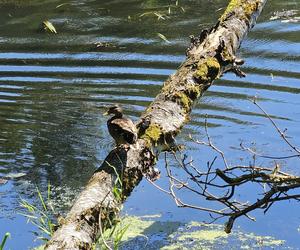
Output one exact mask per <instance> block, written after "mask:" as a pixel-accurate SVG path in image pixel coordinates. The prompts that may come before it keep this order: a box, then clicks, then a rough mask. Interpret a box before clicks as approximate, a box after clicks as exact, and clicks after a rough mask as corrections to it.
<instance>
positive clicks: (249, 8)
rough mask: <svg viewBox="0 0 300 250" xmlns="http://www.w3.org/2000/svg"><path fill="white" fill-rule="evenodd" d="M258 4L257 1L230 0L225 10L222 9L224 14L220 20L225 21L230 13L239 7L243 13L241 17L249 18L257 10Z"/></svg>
mask: <svg viewBox="0 0 300 250" xmlns="http://www.w3.org/2000/svg"><path fill="white" fill-rule="evenodd" d="M258 4H259V3H258V1H254V2H252V3H249V0H231V2H230V3H229V5H228V6H227V8H226V10H225V11H224V14H223V15H222V16H221V18H220V21H221V22H223V21H225V20H226V18H227V17H228V16H229V15H230V14H231V13H233V12H235V10H237V9H239V8H241V9H242V12H243V13H244V15H243V16H242V18H247V19H249V18H250V17H251V15H252V13H253V12H255V11H257V8H258Z"/></svg>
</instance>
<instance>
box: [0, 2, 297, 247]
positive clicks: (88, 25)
mask: <svg viewBox="0 0 300 250" xmlns="http://www.w3.org/2000/svg"><path fill="white" fill-rule="evenodd" d="M207 2H208V1H204V0H203V1H202V0H199V1H188V0H182V1H179V5H180V7H183V8H184V12H183V11H182V9H181V8H179V7H177V8H176V7H174V8H171V14H170V15H169V16H168V17H165V16H164V17H163V18H164V19H162V18H160V19H159V20H158V17H157V16H155V15H154V14H147V15H143V16H142V17H141V16H140V15H142V14H143V13H148V12H153V11H156V12H159V11H165V12H166V11H167V10H168V5H170V4H172V5H173V6H174V4H175V1H165V0H164V1H150V0H149V1H147V0H146V1H137V0H132V1H120V0H115V1H92V0H85V1H76V0H74V1H68V2H65V1H60V0H56V1H55V0H52V1H34V0H31V1H1V2H0V47H1V49H0V176H1V177H6V178H7V179H9V181H8V183H7V184H5V185H2V186H0V201H1V202H0V225H1V226H0V237H1V235H4V233H5V232H6V231H10V232H11V234H12V239H13V240H10V241H9V242H8V247H10V248H11V249H20V247H22V248H23V249H25V248H28V247H31V246H34V245H37V244H39V243H38V242H33V239H34V236H33V235H32V234H31V233H30V232H29V231H31V230H33V228H32V226H31V225H30V224H26V223H25V221H26V220H25V219H24V218H23V217H22V216H20V215H18V213H17V212H18V211H19V199H20V197H22V198H26V199H30V200H32V202H34V203H36V204H38V201H37V198H36V196H35V195H34V193H35V186H38V187H39V188H40V189H41V190H42V191H43V192H44V191H46V190H47V183H48V182H50V183H51V185H52V186H53V196H55V197H56V203H57V206H58V207H59V209H60V211H61V212H63V211H67V209H68V208H69V206H70V204H71V200H72V198H73V197H74V195H75V194H76V193H77V192H78V190H80V189H81V188H82V187H83V186H84V184H85V183H86V181H87V180H88V179H89V177H90V176H91V175H92V173H93V171H94V170H95V169H96V168H97V167H98V166H99V165H100V164H101V162H102V160H103V159H104V157H105V156H106V154H107V153H108V152H109V151H110V149H111V148H112V147H113V141H112V139H111V138H110V137H109V135H108V131H107V129H106V118H105V117H103V116H102V113H103V112H104V110H105V108H104V107H105V106H107V105H109V104H112V103H120V104H122V106H123V107H124V109H125V113H126V115H128V116H129V117H131V118H132V119H133V120H137V119H138V117H139V116H140V115H141V113H142V112H143V111H144V110H145V108H146V107H147V106H148V105H149V104H150V102H151V101H152V100H153V98H154V97H155V96H156V94H157V93H158V92H159V91H160V89H161V86H162V84H163V82H164V81H165V80H166V79H167V77H168V76H169V75H170V74H172V73H173V72H175V70H176V68H177V67H178V66H179V65H180V63H181V62H182V61H183V60H184V59H185V56H184V54H185V49H186V47H187V46H188V43H189V38H188V36H189V35H191V34H198V33H199V31H200V30H201V29H203V28H207V27H210V26H211V25H213V24H214V23H215V22H216V21H217V18H218V17H219V16H220V14H221V13H222V10H223V9H221V8H223V7H225V5H226V3H224V1H221V0H219V1H209V4H207ZM299 5H300V3H299V1H294V0H288V1H279V0H278V1H269V3H268V4H267V5H266V7H265V9H264V11H263V13H262V15H261V17H260V18H259V22H258V24H257V25H256V26H255V28H254V30H253V31H252V32H251V33H250V34H249V35H248V37H247V38H246V39H245V41H244V42H243V44H242V47H241V50H240V56H241V57H242V58H244V59H245V60H246V64H245V65H244V66H243V70H244V71H245V72H246V73H247V77H246V78H244V79H240V78H237V77H236V76H234V75H232V74H226V75H224V76H223V77H222V79H220V80H218V81H217V82H216V83H215V85H213V86H212V87H211V88H210V89H209V90H208V91H207V92H206V94H205V95H204V97H203V98H201V101H200V102H199V103H198V104H197V105H196V106H195V107H194V109H193V112H192V117H191V121H190V122H189V123H188V124H187V125H186V126H185V128H184V130H183V133H182V134H181V135H179V136H178V141H179V142H181V143H183V142H184V143H186V144H187V148H188V153H189V154H190V155H191V156H193V158H194V159H195V160H198V161H199V164H201V163H203V162H205V161H206V160H209V159H211V158H213V157H214V154H213V153H209V154H208V153H207V154H201V152H206V151H201V150H203V149H199V148H198V147H197V146H195V145H193V144H191V143H188V142H187V138H188V135H189V134H192V135H193V136H195V137H196V138H197V137H199V138H202V137H203V135H204V121H205V117H208V124H209V131H210V134H211V136H212V138H213V140H214V142H215V143H216V144H217V145H218V146H219V147H220V148H222V149H223V150H224V151H225V152H226V153H227V154H228V157H229V158H230V162H232V163H236V162H240V158H241V153H240V152H239V151H236V150H232V149H231V147H234V146H235V147H236V146H238V145H239V143H240V141H241V140H243V141H245V142H246V143H247V142H253V141H254V142H255V143H256V145H257V148H258V149H259V150H261V151H263V152H264V153H266V154H273V155H281V154H282V153H285V152H287V148H286V147H285V145H284V143H282V140H281V139H280V138H279V136H278V135H277V134H276V131H275V130H274V128H273V127H272V125H271V124H270V123H269V122H268V121H267V120H266V118H265V117H264V116H263V115H262V114H261V112H260V111H259V110H258V109H257V108H256V107H255V106H254V105H253V104H252V103H251V102H250V101H249V99H252V98H253V97H257V98H258V100H259V102H260V104H261V105H262V106H263V107H264V108H265V109H266V110H267V111H268V113H269V114H272V115H274V116H275V117H276V118H275V120H276V122H277V123H278V125H279V126H280V127H281V128H283V129H284V128H288V133H289V135H290V136H291V137H292V138H291V139H292V141H293V142H294V143H298V145H299V143H300V142H299V139H298V138H299V136H300V127H299V117H300V111H299V110H300V99H299V93H300V35H299V30H300V23H283V22H280V20H275V21H270V20H269V18H270V17H271V16H272V15H273V12H274V11H278V10H280V11H281V10H282V9H299ZM44 20H50V21H51V22H52V23H53V24H54V25H55V27H56V29H57V32H58V34H49V33H45V32H43V31H41V23H42V22H43V21H44ZM157 33H161V34H163V35H164V36H165V37H166V38H167V39H168V40H169V43H168V42H165V41H164V40H162V39H161V38H159V36H158V35H157ZM100 43H101V44H100ZM97 44H98V45H102V46H98V47H97ZM243 157H245V156H243ZM201 161H202V162H201ZM261 164H266V165H268V164H272V163H270V161H268V160H262V161H261ZM297 164H298V165H297ZM159 166H160V167H162V162H160V163H159ZM297 166H299V162H298V163H297V161H293V162H289V163H288V164H287V165H285V167H286V168H287V169H288V170H289V171H290V172H292V173H296V174H297V173H299V170H298V169H299V168H298V167H297ZM159 183H160V184H161V185H165V184H166V178H165V176H164V175H163V176H162V178H161V180H159ZM249 192H251V190H250V189H249ZM186 196H187V198H188V197H189V195H188V194H186ZM158 201H159V202H158ZM195 202H200V203H201V201H195ZM124 213H129V214H133V215H144V214H157V213H159V214H161V215H162V218H163V219H164V220H173V221H190V220H198V221H201V220H203V219H205V218H207V214H205V213H200V212H198V211H193V210H184V209H178V208H176V206H175V205H174V202H173V201H172V200H171V199H170V198H169V197H166V196H165V194H162V193H160V192H158V191H157V190H156V189H155V188H154V187H153V186H151V185H150V184H148V183H147V182H146V181H143V182H142V183H141V184H140V185H139V186H138V187H137V188H136V189H135V191H134V192H133V194H132V196H131V197H129V199H128V201H127V202H126V204H125V208H124ZM255 216H256V218H257V222H255V223H254V222H250V221H249V220H246V219H241V220H238V221H237V224H238V226H240V227H241V228H242V229H243V230H246V231H249V232H255V233H258V234H264V235H265V234H267V235H272V236H274V237H276V238H280V239H284V240H287V243H288V245H289V246H291V247H292V248H294V249H297V248H298V246H299V245H300V240H299V231H298V230H297V229H298V228H299V225H300V218H299V213H298V204H297V203H296V202H290V203H288V202H284V203H281V204H278V205H276V206H274V207H273V209H271V210H270V211H269V213H268V214H267V215H266V216H264V215H263V214H262V212H259V213H256V214H255ZM220 223H223V221H220ZM25 246H26V247H25Z"/></svg>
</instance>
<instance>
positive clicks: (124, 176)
mask: <svg viewBox="0 0 300 250" xmlns="http://www.w3.org/2000/svg"><path fill="white" fill-rule="evenodd" d="M266 1H267V0H232V1H231V2H230V3H229V5H228V7H227V8H226V10H225V12H224V14H223V15H222V16H221V18H220V19H219V21H218V23H217V24H216V25H215V26H214V27H213V28H212V29H211V30H209V31H208V30H204V31H202V33H201V35H200V36H199V37H196V38H195V37H192V38H191V40H192V41H191V45H190V47H189V48H188V50H187V59H186V61H184V62H183V63H182V64H181V66H180V67H179V68H178V70H177V71H176V73H175V74H173V75H171V76H170V77H169V78H168V79H167V81H166V82H165V83H164V86H163V88H162V90H161V92H160V93H159V94H158V95H157V97H156V98H155V100H154V101H153V102H152V103H151V105H150V106H149V107H148V108H147V110H146V111H145V112H144V114H143V115H142V117H141V118H140V121H139V122H138V124H137V128H138V131H139V133H138V135H139V139H138V142H137V143H136V144H135V145H133V146H131V147H130V148H129V149H128V148H126V147H118V148H115V149H113V150H112V151H111V152H110V153H109V155H108V156H107V157H106V159H105V160H104V162H103V164H102V165H101V167H100V168H99V169H98V170H97V171H96V172H95V173H94V175H93V176H92V177H91V179H90V181H89V182H88V184H87V185H86V187H85V189H84V190H83V191H82V193H81V194H80V195H79V197H78V198H77V200H76V201H75V203H74V205H73V207H72V208H71V211H70V212H69V213H68V214H67V216H66V218H65V219H64V220H63V222H62V223H61V225H60V227H59V228H58V230H57V231H56V232H55V233H54V235H53V236H52V238H51V239H50V241H49V242H48V243H47V245H46V248H45V249H72V250H74V249H91V248H92V246H93V244H94V242H95V240H96V239H97V237H98V236H99V234H100V233H101V232H103V231H104V230H105V229H106V228H108V227H110V226H111V225H112V224H113V223H114V219H115V218H116V216H117V215H118V214H119V211H120V209H121V205H122V203H123V201H124V200H125V199H126V197H128V196H129V195H130V193H131V191H132V190H133V189H134V188H135V187H136V186H137V185H138V184H139V182H140V181H141V179H142V178H143V175H148V176H150V178H151V177H152V178H154V175H155V170H154V169H153V166H154V165H155V161H156V157H157V155H158V153H159V152H160V150H161V149H162V147H163V148H168V147H172V145H173V140H174V137H175V136H176V135H177V134H178V133H179V132H180V130H181V128H182V127H183V125H184V124H185V123H186V122H187V121H188V120H189V115H190V112H191V109H192V105H193V103H194V101H196V100H197V99H198V98H199V97H200V96H201V95H202V94H203V93H204V92H205V90H207V89H208V88H209V87H210V86H211V85H212V83H213V81H214V80H215V79H218V78H219V77H220V76H221V75H222V74H223V73H225V72H227V71H233V72H235V73H236V74H237V75H238V76H244V74H243V72H242V71H241V70H240V69H239V67H238V66H239V65H240V64H242V60H240V59H237V58H236V52H237V50H238V48H239V46H240V44H241V42H242V40H243V38H244V37H245V36H246V35H247V33H248V31H249V30H250V28H252V27H253V25H254V24H255V21H256V19H257V17H258V16H259V14H260V13H261V11H262V9H263V6H264V4H265V2H266Z"/></svg>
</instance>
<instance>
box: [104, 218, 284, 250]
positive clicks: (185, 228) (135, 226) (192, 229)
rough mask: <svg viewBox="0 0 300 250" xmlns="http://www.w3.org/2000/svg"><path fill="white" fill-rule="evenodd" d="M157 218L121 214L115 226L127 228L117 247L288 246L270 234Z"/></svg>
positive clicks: (166, 248)
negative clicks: (122, 215)
mask: <svg viewBox="0 0 300 250" xmlns="http://www.w3.org/2000/svg"><path fill="white" fill-rule="evenodd" d="M158 217H159V216H158V215H155V216H151V215H149V216H148V215H147V216H143V218H141V217H136V216H127V217H124V218H123V219H122V221H121V222H120V223H119V225H118V227H120V228H124V227H126V226H128V228H127V230H126V232H125V233H124V235H123V237H122V242H121V245H120V248H119V249H162V250H175V249H176V250H178V249H180V250H185V249H217V248H220V249H262V248H279V247H280V249H288V247H287V246H285V241H283V240H280V239H275V238H274V237H271V236H260V235H255V234H253V233H245V232H243V231H241V230H233V231H232V233H231V234H226V233H225V232H224V226H223V225H219V224H209V225H208V224H204V223H199V222H195V221H191V222H190V223H182V222H172V221H160V220H158V219H159V218H158ZM116 231H118V230H116ZM105 235H106V236H107V235H110V232H105Z"/></svg>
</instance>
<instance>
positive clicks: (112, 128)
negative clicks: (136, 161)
mask: <svg viewBox="0 0 300 250" xmlns="http://www.w3.org/2000/svg"><path fill="white" fill-rule="evenodd" d="M110 114H113V115H114V116H113V117H111V118H110V119H109V120H108V121H107V127H108V131H109V133H110V135H111V136H112V137H113V138H114V139H115V141H116V143H117V146H118V145H120V144H127V143H129V144H134V143H135V142H136V140H137V129H136V126H135V125H134V124H133V122H132V121H131V120H130V119H128V118H126V117H124V116H123V110H122V108H121V107H120V106H119V105H114V106H111V107H109V108H108V110H107V112H106V113H104V114H103V115H110Z"/></svg>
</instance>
